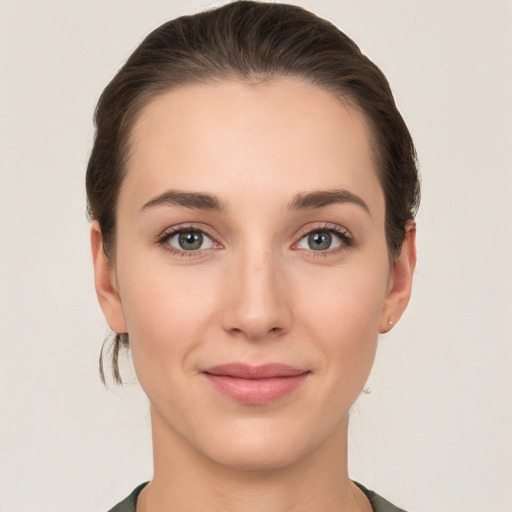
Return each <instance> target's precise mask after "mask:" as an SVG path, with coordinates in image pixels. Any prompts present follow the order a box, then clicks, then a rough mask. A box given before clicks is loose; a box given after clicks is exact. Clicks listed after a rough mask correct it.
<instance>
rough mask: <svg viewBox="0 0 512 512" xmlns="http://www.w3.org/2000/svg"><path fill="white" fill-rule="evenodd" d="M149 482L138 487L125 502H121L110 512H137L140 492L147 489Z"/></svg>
mask: <svg viewBox="0 0 512 512" xmlns="http://www.w3.org/2000/svg"><path fill="white" fill-rule="evenodd" d="M147 483H148V482H144V483H143V484H140V485H139V486H138V487H136V488H135V489H134V490H133V492H132V493H131V494H130V496H128V497H126V498H125V499H124V500H123V501H120V502H119V503H118V504H117V505H116V506H115V507H114V508H111V509H110V510H109V511H108V512H136V510H137V497H138V496H139V494H140V491H142V489H144V487H146V485H147Z"/></svg>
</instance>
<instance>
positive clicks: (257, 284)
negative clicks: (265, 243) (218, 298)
mask: <svg viewBox="0 0 512 512" xmlns="http://www.w3.org/2000/svg"><path fill="white" fill-rule="evenodd" d="M248 252H250V251H248ZM283 270H284V269H282V268H280V265H279V262H278V261H277V258H276V257H275V256H274V255H273V254H272V252H271V251H267V252H260V253H252V254H247V255H246V256H245V257H244V256H241V257H239V258H236V261H235V262H234V264H233V265H231V266H230V268H229V270H228V272H229V278H228V279H227V285H228V286H227V287H226V290H225V296H224V309H223V312H222V322H223V328H224V329H225V330H226V331H228V332H229V333H230V334H233V335H237V336H243V337H245V338H247V339H249V340H252V341H256V340H262V339H265V338H272V339H273V338H275V337H277V336H279V335H282V334H283V333H285V332H287V331H288V330H289V328H290V322H291V310H290V301H289V298H290V297H289V295H290V294H289V290H288V289H287V286H286V278H285V273H284V272H283Z"/></svg>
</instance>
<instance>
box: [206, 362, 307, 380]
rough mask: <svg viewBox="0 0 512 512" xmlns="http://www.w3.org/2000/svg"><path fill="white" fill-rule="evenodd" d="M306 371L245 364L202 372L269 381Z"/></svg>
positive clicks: (271, 365) (230, 365) (275, 364)
mask: <svg viewBox="0 0 512 512" xmlns="http://www.w3.org/2000/svg"><path fill="white" fill-rule="evenodd" d="M307 372H308V371H307V370H302V369H300V368H295V367H293V366H289V365H287V364H281V363H267V364H262V365H255V366H254V365H249V364H245V363H228V364H220V365H218V366H212V367H211V368H207V369H206V370H204V373H207V374H210V375H217V376H224V377H235V378H238V379H271V378H273V377H274V378H275V377H294V376H297V375H302V374H304V373H307Z"/></svg>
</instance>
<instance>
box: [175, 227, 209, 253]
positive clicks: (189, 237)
mask: <svg viewBox="0 0 512 512" xmlns="http://www.w3.org/2000/svg"><path fill="white" fill-rule="evenodd" d="M179 243H180V247H181V248H182V249H185V250H188V251H193V250H197V249H199V248H200V247H201V245H203V235H202V234H201V233H197V232H192V231H189V232H188V233H181V234H180V236H179Z"/></svg>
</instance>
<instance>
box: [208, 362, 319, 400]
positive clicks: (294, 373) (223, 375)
mask: <svg viewBox="0 0 512 512" xmlns="http://www.w3.org/2000/svg"><path fill="white" fill-rule="evenodd" d="M202 373H203V374H204V375H205V376H206V377H207V378H208V380H209V381H210V382H211V384H212V385H213V387H214V389H216V390H217V391H219V392H220V393H222V394H223V395H225V396H227V397H229V398H231V399H233V400H235V401H237V402H239V403H241V404H247V405H263V404H267V403H270V402H273V401H275V400H278V399H280V398H282V397H284V396H286V395H288V394H290V393H292V392H293V391H295V390H296V389H297V388H299V386H300V385H301V384H302V383H303V382H304V381H305V380H306V378H307V376H308V375H309V374H310V371H309V370H303V369H299V368H294V367H292V366H289V365H285V364H280V363H270V364H264V365H259V366H251V365H247V364H244V363H229V364H223V365H219V366H214V367H212V368H208V369H207V370H205V371H203V372H202Z"/></svg>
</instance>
